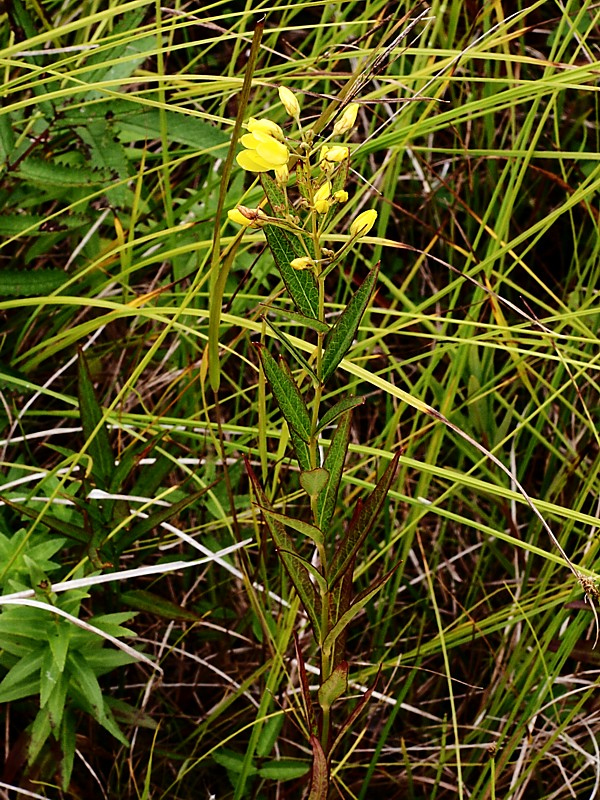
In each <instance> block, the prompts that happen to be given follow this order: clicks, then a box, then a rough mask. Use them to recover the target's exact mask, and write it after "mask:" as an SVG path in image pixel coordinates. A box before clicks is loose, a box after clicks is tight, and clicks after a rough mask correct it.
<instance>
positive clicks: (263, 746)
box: [256, 712, 285, 758]
mask: <svg viewBox="0 0 600 800" xmlns="http://www.w3.org/2000/svg"><path fill="white" fill-rule="evenodd" d="M284 719H285V714H284V713H283V712H282V713H280V714H276V715H275V716H273V717H271V718H270V719H268V720H267V721H266V722H265V724H264V725H263V726H262V728H261V731H260V736H259V737H258V744H257V745H256V755H257V756H258V757H259V758H265V757H266V756H268V755H269V753H270V752H271V750H272V749H273V748H274V747H275V742H276V741H277V738H278V737H279V734H280V733H281V728H282V727H283V722H284Z"/></svg>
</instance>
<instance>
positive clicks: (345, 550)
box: [329, 452, 400, 588]
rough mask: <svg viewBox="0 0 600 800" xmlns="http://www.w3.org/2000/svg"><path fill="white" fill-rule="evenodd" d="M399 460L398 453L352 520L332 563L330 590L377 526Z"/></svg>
mask: <svg viewBox="0 0 600 800" xmlns="http://www.w3.org/2000/svg"><path fill="white" fill-rule="evenodd" d="M399 458H400V453H399V452H397V453H396V454H395V455H394V457H393V458H392V460H391V461H390V463H389V464H388V466H387V469H386V470H385V472H384V473H383V475H382V476H381V478H380V479H379V481H378V482H377V485H376V486H375V488H374V489H373V491H372V492H371V494H370V495H369V497H368V498H367V500H366V501H365V502H364V504H363V505H362V507H361V508H360V510H359V512H358V514H356V515H355V517H354V518H353V519H352V522H351V523H350V526H349V528H348V531H347V533H346V535H345V536H344V537H343V539H342V541H341V542H340V544H339V547H338V548H337V550H336V552H335V554H334V556H333V559H332V561H331V568H330V573H329V586H330V588H333V587H334V586H335V585H336V583H337V582H338V580H340V579H341V578H342V576H343V575H344V574H345V572H346V570H347V569H348V568H349V567H350V566H351V564H352V562H353V560H354V558H355V557H356V554H357V552H358V550H359V549H360V547H361V545H362V543H363V542H364V540H365V539H366V537H367V536H368V535H369V533H370V531H371V529H372V528H373V526H374V525H375V523H376V521H377V519H378V517H379V514H380V512H381V509H382V507H383V503H384V501H385V498H386V497H387V494H388V492H389V490H390V487H391V485H392V482H393V480H394V477H395V475H396V467H397V466H398V460H399Z"/></svg>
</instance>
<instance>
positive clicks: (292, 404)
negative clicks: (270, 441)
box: [254, 343, 311, 442]
mask: <svg viewBox="0 0 600 800" xmlns="http://www.w3.org/2000/svg"><path fill="white" fill-rule="evenodd" d="M254 346H255V347H256V348H257V349H258V354H259V356H260V361H261V364H262V367H263V370H264V371H265V376H266V378H267V380H268V381H269V383H270V384H271V389H272V390H273V395H274V397H275V400H276V401H277V405H278V406H279V409H280V411H281V413H282V415H283V418H284V419H285V421H286V422H287V424H288V425H289V427H290V428H291V429H292V430H293V431H295V432H296V433H297V434H298V436H299V437H300V438H301V439H302V441H304V442H309V441H310V435H311V422H310V415H309V413H308V409H307V408H306V405H305V403H304V400H303V399H302V395H301V394H300V390H299V389H298V386H297V385H296V381H295V380H294V378H293V376H292V374H291V372H290V369H289V367H288V365H287V363H286V362H285V359H283V358H281V357H280V359H279V364H277V362H276V361H275V359H274V358H273V356H272V355H271V354H270V353H269V351H268V350H267V348H266V347H265V346H264V345H263V344H259V343H256V344H255V345H254Z"/></svg>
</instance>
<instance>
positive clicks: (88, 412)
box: [77, 350, 115, 489]
mask: <svg viewBox="0 0 600 800" xmlns="http://www.w3.org/2000/svg"><path fill="white" fill-rule="evenodd" d="M77 393H78V396H79V414H80V416H81V427H82V428H83V435H84V436H85V438H86V441H87V442H88V447H87V451H88V453H89V454H90V456H91V457H92V459H93V462H94V466H93V468H92V474H93V476H94V478H95V480H96V484H97V485H98V488H100V489H108V487H109V485H110V481H111V478H112V474H113V471H114V468H115V459H114V457H113V452H112V449H111V446H110V442H109V440H108V431H107V430H106V426H105V424H104V421H103V416H104V415H103V412H102V408H101V406H100V404H99V403H98V400H97V398H96V392H95V391H94V384H93V383H92V378H91V375H90V371H89V368H88V365H87V361H86V360H85V356H84V355H83V350H80V351H79V356H78V359H77Z"/></svg>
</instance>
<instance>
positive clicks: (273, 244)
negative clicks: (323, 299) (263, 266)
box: [263, 223, 319, 319]
mask: <svg viewBox="0 0 600 800" xmlns="http://www.w3.org/2000/svg"><path fill="white" fill-rule="evenodd" d="M263 231H264V234H265V236H266V238H267V244H268V245H269V248H270V250H271V253H272V254H273V258H274V259H275V264H276V265H277V269H278V270H279V272H280V274H281V278H282V280H283V282H284V284H285V288H286V289H287V290H288V292H289V294H290V297H291V298H292V300H293V301H294V305H295V306H296V309H297V310H298V311H299V312H300V313H301V314H304V315H305V316H307V317H311V318H312V319H318V318H319V290H318V289H317V284H316V282H315V278H314V275H313V273H312V270H310V269H300V270H298V269H294V267H292V266H291V262H292V261H293V260H294V259H295V258H302V257H304V256H306V251H305V250H304V248H303V247H302V244H301V243H300V240H299V239H298V237H297V236H296V235H295V234H294V233H291V232H289V231H286V230H284V229H283V228H279V227H277V225H273V224H271V223H268V224H267V225H265V226H264V227H263Z"/></svg>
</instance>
